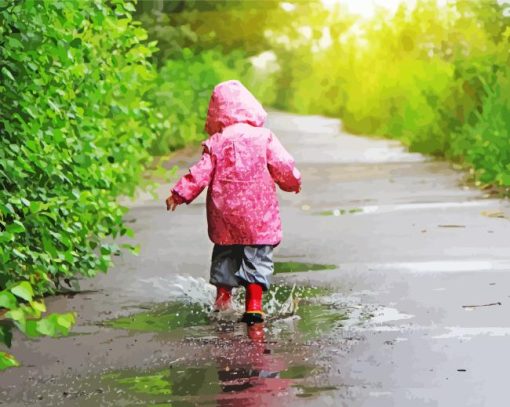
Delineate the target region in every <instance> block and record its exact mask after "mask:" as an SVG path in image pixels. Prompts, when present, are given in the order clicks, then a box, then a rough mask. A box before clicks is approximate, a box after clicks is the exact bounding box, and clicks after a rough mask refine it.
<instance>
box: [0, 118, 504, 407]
mask: <svg viewBox="0 0 510 407" xmlns="http://www.w3.org/2000/svg"><path fill="white" fill-rule="evenodd" d="M268 126H269V127H271V128H272V129H273V131H274V132H275V134H277V135H278V137H279V138H280V139H281V141H282V142H283V144H284V145H285V146H286V147H287V148H288V150H289V151H290V152H291V153H292V154H293V155H294V157H295V158H296V161H297V163H298V166H299V168H300V170H301V171H302V173H303V191H302V193H301V194H299V195H295V194H285V193H281V194H280V198H281V203H282V218H283V227H284V240H283V242H282V243H281V245H280V246H279V247H278V248H277V249H276V250H275V261H276V271H277V273H276V275H275V277H274V282H275V284H274V287H273V289H272V291H271V293H270V294H269V295H267V296H266V305H265V306H266V312H267V313H268V321H267V322H266V323H265V324H264V325H254V326H252V327H250V328H249V329H248V327H246V326H245V325H244V324H239V323H237V322H236V319H237V317H238V316H239V314H240V312H241V308H242V299H243V298H242V296H243V293H242V292H241V290H239V291H238V292H237V293H236V296H237V297H236V309H235V310H234V311H233V312H230V313H224V314H221V315H217V314H214V313H212V312H211V311H210V305H211V303H212V299H213V290H212V287H210V286H209V285H208V284H207V277H208V268H209V261H210V256H211V251H212V243H210V242H209V241H208V238H207V232H206V230H207V229H206V220H205V206H204V202H205V194H204V193H203V195H202V196H201V197H199V199H197V201H196V202H194V203H193V204H191V205H189V206H187V207H179V208H178V209H177V211H176V212H175V213H172V214H170V213H167V212H166V211H165V210H164V203H163V201H164V198H165V196H166V193H167V191H168V189H169V185H162V186H161V188H160V189H159V190H158V195H159V199H158V200H154V199H153V198H152V197H150V196H148V195H147V196H146V195H143V196H140V197H139V199H137V200H136V201H135V202H130V203H129V205H130V206H131V210H130V212H129V214H128V219H129V220H130V222H131V223H130V225H131V226H132V227H133V228H134V230H135V231H136V232H137V241H138V242H140V243H141V244H142V250H141V253H140V255H139V256H138V257H133V256H131V255H129V254H123V255H121V256H119V257H118V258H117V261H116V266H115V267H114V268H113V269H112V270H111V271H110V272H109V273H108V274H101V275H98V276H97V277H96V278H94V279H92V280H83V281H81V283H80V286H81V289H82V290H83V291H82V292H81V293H78V294H74V295H73V294H69V295H60V296H56V297H53V298H49V299H47V305H48V309H49V311H67V310H75V311H76V312H77V313H78V322H77V325H76V327H75V328H74V329H73V333H72V335H70V336H68V337H65V338H58V339H53V338H39V339H32V340H29V339H25V338H23V337H22V336H21V335H15V337H14V338H13V347H12V349H11V351H12V353H13V354H15V355H16V357H17V358H18V359H19V360H20V362H21V363H22V366H21V367H19V368H14V369H10V370H7V371H5V372H2V373H0V405H8V406H22V405H30V406H34V405H37V406H38V405H41V406H50V405H51V406H57V405H63V406H67V405H69V406H75V405H76V406H99V405H100V406H103V405H104V406H109V405H112V406H136V405H142V406H149V405H150V406H195V405H218V406H273V405H274V406H280V405H296V406H301V405H302V406H463V407H464V406H506V405H507V404H508V402H507V400H506V399H507V392H506V387H507V386H506V383H507V381H508V375H507V371H508V369H507V367H508V366H510V353H509V352H508V347H509V346H510V319H509V318H508V315H509V311H510V308H509V305H508V304H509V299H510V284H509V283H510V273H509V272H510V251H509V249H508V242H510V228H509V226H510V223H509V217H510V205H509V203H508V201H505V200H499V199H496V198H494V197H491V196H487V195H486V194H485V193H484V192H483V191H480V190H477V189H473V188H468V187H467V186H465V185H464V183H463V180H464V177H465V175H464V174H463V173H460V172H457V171H454V170H453V169H451V168H450V166H449V165H448V164H447V163H445V162H441V161H436V160H431V159H428V158H425V157H423V156H421V155H419V154H410V153H407V152H406V151H405V150H404V149H403V148H402V147H401V146H400V145H399V144H398V143H396V142H394V141H386V140H380V139H373V138H363V137H355V136H351V135H347V134H344V133H342V132H341V131H340V126H339V122H338V121H337V120H333V119H326V118H321V117H315V116H298V115H292V114H287V113H280V112H273V113H271V114H270V118H269V121H268ZM190 152H191V153H190ZM186 153H189V154H185V153H180V154H179V155H177V156H175V157H174V159H173V161H174V162H175V163H178V164H179V165H182V166H184V168H183V169H182V170H181V172H180V173H183V172H184V171H185V170H186V166H187V165H188V164H191V163H192V162H193V161H194V160H195V159H196V158H197V157H198V155H197V154H199V152H197V151H195V150H187V151H186Z"/></svg>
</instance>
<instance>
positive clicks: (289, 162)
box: [267, 132, 301, 193]
mask: <svg viewBox="0 0 510 407" xmlns="http://www.w3.org/2000/svg"><path fill="white" fill-rule="evenodd" d="M267 166H268V168H269V173H270V174H271V176H272V177H273V179H274V181H275V182H276V183H277V184H278V186H279V187H280V188H281V189H282V190H284V191H287V192H296V193H297V192H299V189H300V187H301V174H300V172H299V170H298V169H297V168H296V167H295V165H294V159H293V158H292V156H291V155H290V154H289V153H288V151H287V150H285V148H284V147H283V145H282V144H281V143H280V141H279V140H278V138H277V137H276V136H275V135H274V134H273V133H272V132H271V133H270V136H269V143H268V146H267Z"/></svg>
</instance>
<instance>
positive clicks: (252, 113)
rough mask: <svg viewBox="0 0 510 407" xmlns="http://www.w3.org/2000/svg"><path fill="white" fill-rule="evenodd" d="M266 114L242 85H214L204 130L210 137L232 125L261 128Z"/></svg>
mask: <svg viewBox="0 0 510 407" xmlns="http://www.w3.org/2000/svg"><path fill="white" fill-rule="evenodd" d="M266 117H267V113H266V111H265V110H264V108H263V107H262V105H261V104H260V103H259V101H258V100H257V99H255V96H253V95H252V94H251V93H250V91H249V90H248V89H246V88H245V87H244V85H243V84H242V83H241V82H239V81H237V80H230V81H226V82H221V83H220V84H218V85H216V86H215V88H214V90H213V93H212V95H211V100H210V101H209V109H208V111H207V120H206V123H205V130H206V131H207V133H208V134H209V135H210V136H212V135H213V134H215V133H219V132H221V131H222V130H223V129H224V128H225V127H228V126H230V125H232V124H234V123H248V124H251V125H252V126H255V127H262V126H263V125H264V123H265V121H266Z"/></svg>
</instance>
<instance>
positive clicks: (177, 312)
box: [104, 302, 209, 332]
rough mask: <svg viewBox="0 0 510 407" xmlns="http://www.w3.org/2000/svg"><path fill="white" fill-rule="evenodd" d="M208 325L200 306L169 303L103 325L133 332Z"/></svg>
mask: <svg viewBox="0 0 510 407" xmlns="http://www.w3.org/2000/svg"><path fill="white" fill-rule="evenodd" d="M208 323H209V318H208V313H207V311H206V310H205V309H204V308H203V307H202V306H201V305H200V304H193V303H181V302H171V303H167V304H162V305H157V306H155V307H154V308H153V309H152V310H150V311H146V312H141V313H138V314H134V315H130V316H126V317H120V318H117V319H114V320H111V321H106V322H105V323H104V324H105V325H109V326H111V327H113V328H123V329H129V330H134V331H147V332H168V331H172V330H174V329H177V328H187V327H192V326H202V325H207V324H208Z"/></svg>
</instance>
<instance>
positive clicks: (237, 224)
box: [172, 80, 301, 245]
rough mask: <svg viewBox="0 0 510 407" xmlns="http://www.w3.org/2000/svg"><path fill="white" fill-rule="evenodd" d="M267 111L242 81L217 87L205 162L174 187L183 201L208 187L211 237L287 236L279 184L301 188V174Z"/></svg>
mask: <svg viewBox="0 0 510 407" xmlns="http://www.w3.org/2000/svg"><path fill="white" fill-rule="evenodd" d="M266 117H267V113H266V112H265V111H264V109H263V107H262V106H261V104H260V103H259V102H258V101H257V100H256V99H255V97H254V96H253V95H252V94H251V93H250V92H249V91H248V89H246V88H245V87H244V86H243V85H242V84H241V83H240V82H239V81H236V80H231V81H226V82H222V83H220V84H219V85H217V86H216V87H215V88H214V91H213V94H212V96H211V100H210V102H209V110H208V112H207V121H206V125H205V129H206V131H207V133H209V136H210V137H209V138H208V139H207V140H205V141H204V142H202V145H203V147H204V150H203V153H202V157H201V158H200V161H199V162H198V163H196V164H195V165H193V166H192V167H191V168H190V169H189V173H188V174H186V175H185V176H183V177H182V178H181V179H180V180H179V181H178V182H177V184H176V185H175V187H174V188H172V195H173V197H174V199H175V200H176V201H177V202H178V203H183V202H186V203H187V204H188V203H190V202H191V201H193V199H195V198H196V197H197V196H198V194H200V192H202V190H203V189H204V188H205V187H206V186H208V187H209V188H208V191H207V223H208V229H209V238H210V239H211V240H212V241H213V242H214V243H216V244H219V245H233V244H242V245H258V244H273V245H277V244H278V243H280V241H281V239H282V230H281V220H280V211H279V205H278V198H277V196H276V187H275V182H276V183H277V184H278V185H279V187H280V188H281V189H283V190H284V191H288V192H296V193H297V192H299V189H300V185H301V175H300V173H299V171H298V170H297V168H296V167H295V166H294V160H293V158H292V156H291V155H290V154H289V153H288V152H287V151H286V150H285V148H284V147H283V146H282V145H281V144H280V142H279V141H278V139H277V138H276V136H275V135H274V134H273V133H272V132H271V130H269V129H267V128H265V127H263V125H264V122H265V120H266Z"/></svg>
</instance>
